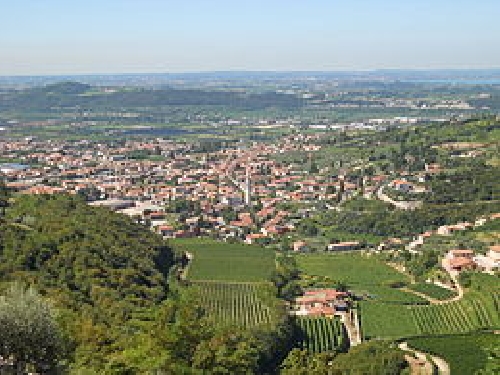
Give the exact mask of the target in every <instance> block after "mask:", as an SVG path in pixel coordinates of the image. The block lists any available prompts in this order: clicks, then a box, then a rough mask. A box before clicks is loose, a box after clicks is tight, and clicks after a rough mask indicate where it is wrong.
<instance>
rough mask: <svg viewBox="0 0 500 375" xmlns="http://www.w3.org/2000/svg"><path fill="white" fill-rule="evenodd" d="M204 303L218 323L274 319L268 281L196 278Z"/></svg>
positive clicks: (250, 323) (252, 323)
mask: <svg viewBox="0 0 500 375" xmlns="http://www.w3.org/2000/svg"><path fill="white" fill-rule="evenodd" d="M194 287H195V288H198V290H199V292H200V300H201V303H202V306H203V307H204V308H205V309H206V311H207V313H208V315H209V316H211V317H212V318H213V319H214V321H215V322H216V323H222V324H224V325H233V324H234V325H238V326H243V327H253V326H256V325H259V324H263V323H269V321H270V316H269V314H270V309H269V307H268V306H267V305H266V304H265V303H264V301H263V299H262V294H263V293H264V291H263V288H264V285H262V284H258V283H221V282H196V283H195V284H194Z"/></svg>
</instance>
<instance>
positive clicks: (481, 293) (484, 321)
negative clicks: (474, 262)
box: [361, 275, 500, 338]
mask: <svg viewBox="0 0 500 375" xmlns="http://www.w3.org/2000/svg"><path fill="white" fill-rule="evenodd" d="M496 282H498V279H497V278H495V277H491V276H484V275H474V281H473V287H472V288H470V290H468V291H467V292H466V294H465V296H464V297H463V298H462V299H461V300H459V301H455V302H450V303H445V304H441V305H430V306H403V305H391V304H385V303H379V302H372V301H366V302H362V303H361V322H362V331H363V335H364V336H365V337H367V338H373V337H380V338H398V337H408V336H414V335H422V334H424V335H437V334H439V335H441V334H459V333H467V332H472V331H475V330H478V329H482V328H488V329H497V328H499V327H500V310H499V306H500V290H499V288H498V286H497V285H496V284H495V283H496Z"/></svg>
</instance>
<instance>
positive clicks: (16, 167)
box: [0, 163, 30, 171]
mask: <svg viewBox="0 0 500 375" xmlns="http://www.w3.org/2000/svg"><path fill="white" fill-rule="evenodd" d="M29 167H30V166H29V165H26V164H17V163H5V164H0V169H13V170H18V171H22V170H25V169H29Z"/></svg>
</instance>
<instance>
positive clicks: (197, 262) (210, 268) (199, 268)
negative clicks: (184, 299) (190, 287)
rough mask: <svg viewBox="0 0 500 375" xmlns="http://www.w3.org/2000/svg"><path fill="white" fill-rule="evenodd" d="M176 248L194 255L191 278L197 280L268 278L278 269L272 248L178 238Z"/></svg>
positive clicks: (190, 266) (175, 243)
mask: <svg viewBox="0 0 500 375" xmlns="http://www.w3.org/2000/svg"><path fill="white" fill-rule="evenodd" d="M170 244H171V245H173V247H174V248H177V249H180V250H185V251H188V252H189V253H191V254H193V257H194V258H193V261H192V262H191V264H190V265H189V272H188V279H190V280H196V281H203V280H204V281H209V280H214V281H237V282H262V281H267V280H268V279H269V277H270V275H271V273H272V272H273V271H274V269H275V255H274V252H273V251H272V250H270V249H266V248H262V247H258V246H251V245H243V244H228V243H225V242H217V241H214V240H209V239H176V240H171V241H170Z"/></svg>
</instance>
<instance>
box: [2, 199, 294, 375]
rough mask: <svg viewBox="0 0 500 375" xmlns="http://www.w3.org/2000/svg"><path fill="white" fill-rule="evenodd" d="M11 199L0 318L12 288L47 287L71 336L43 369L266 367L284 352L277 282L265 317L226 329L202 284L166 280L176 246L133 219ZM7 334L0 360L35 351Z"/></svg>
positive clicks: (285, 331) (286, 332) (286, 338)
mask: <svg viewBox="0 0 500 375" xmlns="http://www.w3.org/2000/svg"><path fill="white" fill-rule="evenodd" d="M2 202H6V200H2ZM7 202H9V204H8V206H9V207H8V208H7V210H6V212H5V215H1V217H0V220H1V222H0V287H1V290H0V291H1V293H2V294H4V295H6V296H8V297H7V299H6V305H5V306H2V305H1V304H0V316H5V317H6V319H7V321H9V319H8V318H9V312H12V311H16V310H15V309H14V308H13V307H16V306H19V303H18V300H19V298H21V297H19V296H16V295H15V294H16V293H17V294H20V295H22V294H23V293H22V292H19V291H18V292H14V293H12V292H9V291H8V290H10V288H11V286H12V285H13V283H16V284H15V285H19V283H21V284H22V285H31V286H32V287H33V288H35V289H36V290H37V291H38V292H39V293H40V298H42V302H40V303H41V304H42V305H41V306H42V307H41V309H42V310H43V309H47V308H48V307H43V306H44V305H43V304H44V303H47V304H48V305H47V306H49V307H50V308H51V309H52V308H53V309H54V310H55V311H56V312H57V314H54V316H57V318H56V320H57V324H58V326H59V327H60V332H59V333H57V334H56V336H57V337H61V338H65V340H64V343H63V344H61V343H60V342H59V341H58V345H60V347H59V349H60V352H61V353H67V355H65V356H64V357H63V359H60V360H59V359H58V360H57V361H55V360H53V361H52V362H50V361H49V362H50V363H51V366H52V367H50V368H49V369H48V370H47V369H45V370H44V371H43V372H44V373H56V372H58V371H63V372H68V371H69V372H72V373H82V372H81V371H84V372H83V373H109V374H114V373H116V374H137V373H145V372H148V371H153V370H154V371H158V373H164V374H171V373H175V374H191V373H192V374H198V373H199V374H201V373H207V372H208V373H214V374H234V373H249V374H251V373H257V374H264V373H268V372H270V371H272V370H273V369H275V368H276V367H277V366H278V364H279V362H280V360H281V358H282V357H283V356H284V355H286V353H287V351H288V349H289V348H288V345H289V344H288V343H289V342H290V337H291V335H292V332H291V326H290V324H289V322H288V317H287V314H286V312H285V310H284V308H283V304H282V303H281V302H280V301H279V300H278V299H276V298H275V293H274V291H273V288H271V287H270V289H269V293H268V296H267V297H266V300H265V303H266V304H267V305H268V306H269V311H270V312H271V314H270V320H269V322H268V323H266V324H262V325H261V326H256V327H252V329H243V328H241V327H231V326H229V327H228V326H223V325H220V326H219V325H216V324H214V322H213V321H211V320H210V319H209V318H208V316H207V315H206V314H205V312H204V310H203V308H202V307H201V306H200V305H199V303H198V300H199V296H198V295H197V293H196V291H194V290H193V289H192V288H184V287H181V286H180V285H178V284H177V283H176V282H175V278H170V280H171V285H169V283H168V280H169V276H168V274H169V271H170V269H171V267H172V265H174V264H175V262H176V261H177V259H176V255H175V254H174V251H173V250H172V249H171V248H170V247H168V246H167V245H166V243H165V242H164V241H163V239H162V238H161V237H160V236H157V235H156V234H154V233H152V232H150V231H149V230H148V229H146V228H144V227H143V226H141V225H139V224H137V223H135V222H134V221H132V220H131V219H129V218H128V217H126V216H124V215H120V214H116V213H113V212H111V211H109V210H107V209H103V208H96V207H90V206H88V205H86V204H85V202H84V201H83V200H80V199H79V198H78V197H71V196H19V197H16V198H15V199H8V200H7ZM16 290H19V288H18V287H17V289H16ZM9 293H10V294H9ZM30 293H31V292H27V295H28V296H30V295H31V294H30ZM9 296H10V297H9ZM9 298H10V300H9ZM21 299H22V298H21ZM35 300H36V301H38V299H37V298H35ZM9 301H11V302H9ZM37 303H38V302H37ZM16 308H17V307H16ZM3 313H5V314H4V315H2V314H3ZM14 320H15V319H12V321H14ZM51 324H52V323H51ZM51 327H52V326H51ZM16 329H18V328H16ZM45 331H47V332H52V330H45ZM45 331H43V330H42V332H45ZM5 334H6V333H5V332H4V335H3V336H2V337H3V342H2V343H3V344H4V348H3V349H2V350H1V351H0V357H1V356H3V357H7V356H9V355H14V357H15V358H16V359H18V358H17V357H16V354H17V356H21V355H24V354H23V353H30V352H31V351H30V350H28V349H30V348H27V347H26V346H28V347H29V345H30V344H29V342H30V339H29V336H28V338H26V340H24V341H23V340H17V341H15V340H14V338H12V337H10V338H9V335H7V336H5ZM47 334H48V333H47ZM10 336H12V335H10ZM21 336H22V335H21ZM42 339H43V337H42ZM18 341H20V342H21V343H22V345H21V348H20V347H19V343H18ZM49 341H50V340H49ZM41 342H43V340H41ZM50 348H51V350H52V352H56V350H54V349H53V347H50ZM9 350H11V352H9ZM12 351H14V352H12ZM30 359H31V358H30ZM19 360H20V359H19ZM44 361H45V359H44ZM28 363H29V361H28ZM32 365H33V366H35V369H38V370H40V367H36V366H42V365H45V366H48V365H47V361H45V362H43V364H41V363H34V364H33V363H32ZM56 365H57V366H56ZM61 369H62V370H61Z"/></svg>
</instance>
